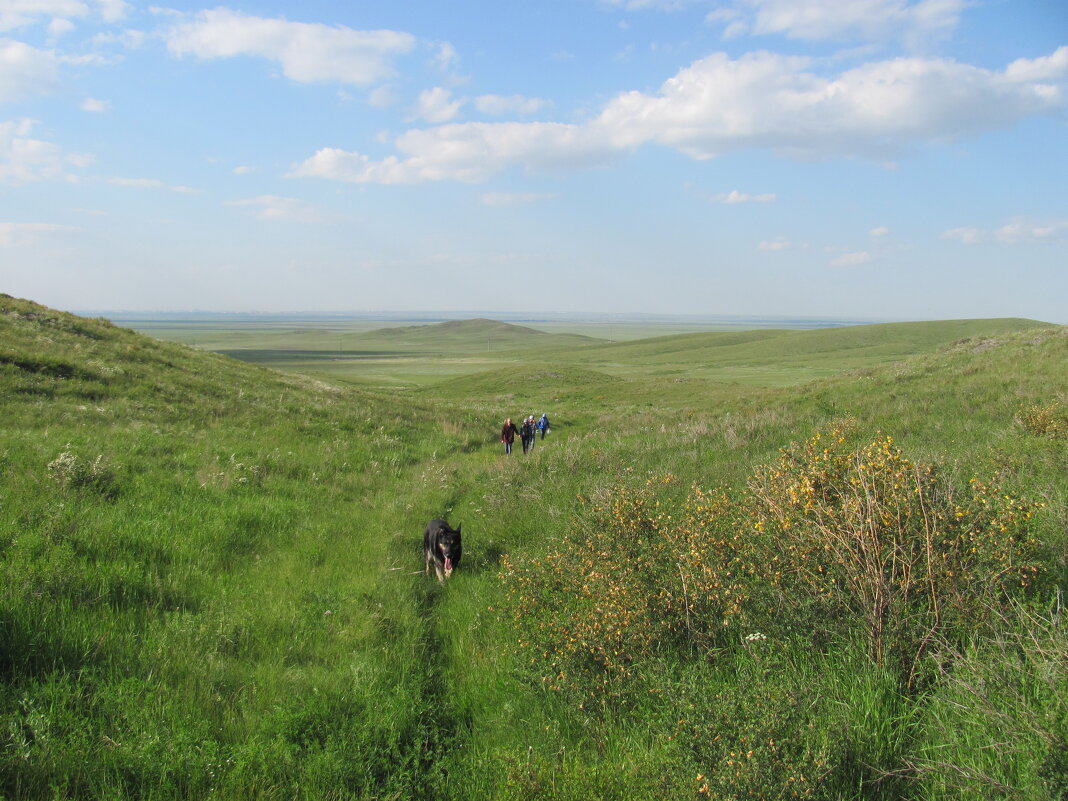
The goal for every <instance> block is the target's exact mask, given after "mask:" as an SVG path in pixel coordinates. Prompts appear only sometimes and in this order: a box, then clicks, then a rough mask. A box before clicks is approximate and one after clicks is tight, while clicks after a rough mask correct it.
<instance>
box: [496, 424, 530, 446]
mask: <svg viewBox="0 0 1068 801" xmlns="http://www.w3.org/2000/svg"><path fill="white" fill-rule="evenodd" d="M518 432H519V429H518V428H516V427H515V423H513V422H512V418H511V417H509V418H508V419H506V420H505V421H504V428H502V429H501V442H503V443H504V452H505V454H510V453H511V452H512V443H513V442H515V435H516V434H517V433H518ZM526 450H527V449H526V447H525V446H524V447H523V452H524V453H526Z"/></svg>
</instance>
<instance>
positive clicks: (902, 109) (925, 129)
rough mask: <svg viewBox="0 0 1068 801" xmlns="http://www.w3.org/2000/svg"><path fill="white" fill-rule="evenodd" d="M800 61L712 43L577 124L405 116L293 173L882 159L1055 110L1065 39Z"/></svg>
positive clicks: (386, 175) (453, 175) (1065, 68)
mask: <svg viewBox="0 0 1068 801" xmlns="http://www.w3.org/2000/svg"><path fill="white" fill-rule="evenodd" d="M1062 53H1063V54H1064V55H1062ZM1062 62H1063V63H1062ZM1028 65H1031V68H1029V67H1028ZM811 67H812V62H811V61H810V60H808V59H805V58H799V57H788V56H781V55H776V54H773V53H766V52H761V53H752V54H749V55H746V56H743V57H742V58H739V59H731V58H730V57H729V56H727V55H726V54H723V53H717V54H713V55H711V56H708V57H707V58H703V59H701V60H699V61H696V62H694V63H693V64H691V65H690V66H688V67H686V68H685V69H683V70H681V71H680V72H679V73H678V74H677V75H675V76H674V77H672V78H670V79H669V80H667V81H665V83H664V84H663V86H662V87H661V88H660V91H659V92H658V93H657V94H646V93H643V92H637V91H632V92H626V93H624V94H621V95H619V96H617V97H616V98H614V99H613V100H611V101H610V102H609V103H608V104H607V105H606V106H605V108H604V110H603V111H602V112H601V113H600V115H599V116H597V117H595V118H594V119H592V120H591V121H589V122H586V123H584V124H580V125H579V124H564V123H550V122H532V123H518V122H508V123H465V124H449V125H442V126H439V127H435V128H429V129H415V130H410V131H407V132H406V133H404V134H402V135H401V136H400V137H399V138H398V139H397V140H396V142H395V143H394V144H395V147H396V149H397V151H398V155H393V156H388V157H386V158H385V159H383V160H381V161H373V160H371V159H370V158H369V157H368V156H366V155H363V154H360V153H353V152H348V151H345V150H342V149H338V148H323V149H321V150H320V151H318V152H317V153H316V154H315V155H313V156H312V157H311V158H309V159H307V160H306V161H305V162H303V163H302V164H299V165H296V166H295V167H294V168H293V169H292V170H291V172H290V175H291V176H317V177H321V178H331V179H335V180H342V181H353V182H375V183H414V182H420V181H441V180H454V181H482V180H485V179H486V178H487V177H489V176H490V175H492V174H494V173H496V172H499V171H501V170H504V169H508V168H510V167H513V166H522V167H524V168H527V169H545V168H573V167H588V166H592V165H598V164H604V163H607V162H609V161H611V160H613V159H616V158H620V157H621V156H623V155H626V154H627V153H629V152H631V151H633V150H635V149H637V148H639V147H641V146H643V145H646V144H648V143H657V144H660V145H664V146H667V147H671V148H674V149H676V150H679V151H681V152H683V153H685V154H687V155H689V156H691V157H692V158H695V159H709V158H714V157H716V156H720V155H724V154H726V153H731V152H736V151H741V150H752V149H772V150H774V151H776V152H778V153H780V154H784V155H790V156H796V157H805V158H836V157H842V156H846V157H849V156H854V157H867V158H872V159H876V160H880V161H885V160H886V159H887V158H889V157H892V156H897V155H898V154H900V153H901V152H902V151H906V150H907V149H909V148H911V147H914V146H916V145H919V144H925V143H933V142H943V141H949V140H953V139H957V138H960V137H963V136H968V135H974V134H976V133H979V132H983V131H987V130H991V129H996V128H1000V127H1005V126H1008V125H1011V124H1013V123H1015V122H1017V121H1018V120H1020V119H1023V118H1026V117H1031V116H1036V115H1042V114H1052V113H1055V112H1058V111H1060V110H1062V109H1063V108H1064V106H1065V98H1064V94H1065V87H1064V86H1063V84H1064V82H1065V78H1066V75H1068V47H1066V48H1062V49H1061V50H1058V51H1057V52H1056V53H1055V54H1053V55H1052V56H1049V57H1045V58H1042V59H1034V60H1031V61H1028V62H1026V63H1024V62H1023V61H1019V62H1014V65H1013V75H1010V74H1009V72H1008V71H1003V72H998V71H993V70H987V69H983V68H979V67H973V66H970V65H967V64H959V63H957V62H955V61H951V60H947V59H921V58H902V59H893V60H890V61H882V62H875V63H871V64H866V65H864V66H861V67H858V68H856V69H851V70H848V71H846V72H843V73H841V74H840V75H837V76H834V77H829V78H828V77H823V76H820V75H817V74H816V73H815V72H812V71H811V70H810V68H811ZM1036 73H1037V74H1042V75H1043V76H1046V78H1044V79H1043V80H1044V81H1046V82H1040V83H1035V82H1033V81H1030V80H1022V79H1018V78H1017V77H1013V76H1020V75H1025V76H1028V77H1030V76H1032V75H1034V74H1036Z"/></svg>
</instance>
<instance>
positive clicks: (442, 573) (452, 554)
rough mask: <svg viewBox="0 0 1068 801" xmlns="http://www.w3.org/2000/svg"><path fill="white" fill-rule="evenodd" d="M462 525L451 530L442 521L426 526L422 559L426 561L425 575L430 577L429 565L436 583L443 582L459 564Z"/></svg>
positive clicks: (435, 521) (461, 552) (432, 522)
mask: <svg viewBox="0 0 1068 801" xmlns="http://www.w3.org/2000/svg"><path fill="white" fill-rule="evenodd" d="M461 528H463V525H462V524H461V525H459V526H457V527H456V528H455V529H453V528H451V527H450V526H449V524H448V523H446V522H445V521H444V520H431V521H430V522H429V523H427V524H426V533H424V534H423V557H424V558H425V559H426V571H425V573H426V575H428V576H429V575H430V565H431V564H433V565H434V572H435V573H436V574H437V576H438V581H440V582H444V581H445V579H447V578H448V577H449V576H451V575H452V571H453V570H455V569H456V566H457V565H458V564H460V556H461V555H462V554H463V549H462V548H461V546H460V529H461Z"/></svg>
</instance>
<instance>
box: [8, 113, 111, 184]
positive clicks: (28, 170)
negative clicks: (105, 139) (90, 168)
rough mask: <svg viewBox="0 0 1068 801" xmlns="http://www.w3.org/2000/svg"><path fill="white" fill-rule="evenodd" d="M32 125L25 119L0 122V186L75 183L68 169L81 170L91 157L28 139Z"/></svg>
mask: <svg viewBox="0 0 1068 801" xmlns="http://www.w3.org/2000/svg"><path fill="white" fill-rule="evenodd" d="M35 124H36V123H35V122H34V121H33V120H28V119H23V120H9V121H7V122H0V184H28V183H35V182H37V181H77V180H78V178H77V176H76V175H74V174H73V173H71V172H69V168H71V167H85V166H87V165H88V164H90V163H91V162H92V157H91V156H87V155H84V154H80V153H66V152H64V151H63V149H62V148H61V147H60V146H59V145H57V144H55V143H53V142H46V141H44V140H42V139H34V138H32V136H31V133H32V131H33V127H34V125H35Z"/></svg>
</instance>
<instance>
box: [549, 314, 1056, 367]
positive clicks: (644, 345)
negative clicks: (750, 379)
mask: <svg viewBox="0 0 1068 801" xmlns="http://www.w3.org/2000/svg"><path fill="white" fill-rule="evenodd" d="M1049 326H1050V324H1049V323H1042V322H1037V321H1035V320H1025V319H1018V318H1004V319H989V320H943V321H934V322H915V323H913V322H908V323H882V324H876V325H858V326H844V327H840V328H824V329H817V330H808V331H791V330H762V331H746V332H740V333H715V332H714V333H698V334H679V335H675V336H668V337H657V338H654V339H646V340H640V341H637V342H626V343H620V344H603V345H593V346H591V347H589V348H585V349H583V350H580V351H576V352H574V353H571V354H569V358H570V359H571V360H572V361H574V362H576V363H581V364H588V365H591V366H599V367H601V368H602V369H606V370H609V371H612V370H613V368H615V369H617V370H622V371H624V372H626V371H633V370H634V368H636V367H640V368H643V370H644V371H646V372H655V371H657V370H663V371H671V370H677V369H679V368H682V367H686V368H689V369H691V370H693V371H696V374H702V373H703V374H710V375H711V374H714V373H715V372H716V371H723V370H730V369H731V368H749V369H752V370H761V369H766V368H788V369H789V368H804V369H805V370H806V371H807V373H808V374H809V375H808V377H812V376H818V375H831V374H833V373H836V372H840V371H842V370H850V369H857V368H862V367H870V366H873V365H876V364H881V363H885V362H891V361H897V360H900V359H903V358H906V357H909V356H914V355H918V354H921V353H928V352H931V351H933V350H936V349H937V348H940V347H943V346H946V345H949V344H951V343H953V342H956V341H958V340H961V339H967V338H970V337H977V336H998V335H1001V334H1005V333H1008V332H1013V331H1023V330H1028V329H1033V328H1042V327H1049ZM785 383H792V382H790V381H786V382H785Z"/></svg>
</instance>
